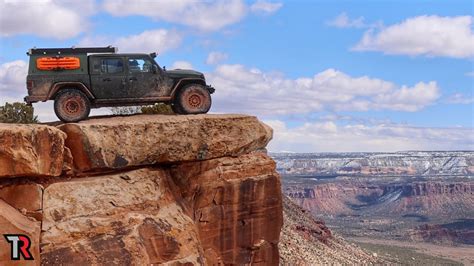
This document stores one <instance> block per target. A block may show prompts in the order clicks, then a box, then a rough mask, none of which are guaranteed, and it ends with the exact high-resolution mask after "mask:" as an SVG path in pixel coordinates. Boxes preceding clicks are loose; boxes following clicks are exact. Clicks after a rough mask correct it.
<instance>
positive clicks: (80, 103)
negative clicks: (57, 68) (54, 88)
mask: <svg viewBox="0 0 474 266" xmlns="http://www.w3.org/2000/svg"><path fill="white" fill-rule="evenodd" d="M90 111H91V103H90V101H89V98H87V96H86V95H85V94H84V93H83V92H82V91H80V90H76V89H65V90H62V91H60V92H59V93H58V94H57V95H56V98H55V99H54V112H55V113H56V116H57V117H58V118H59V119H60V120H61V121H63V122H77V121H80V120H83V119H86V118H87V117H88V116H89V113H90Z"/></svg>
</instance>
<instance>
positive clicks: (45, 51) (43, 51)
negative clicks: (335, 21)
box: [26, 45, 118, 55]
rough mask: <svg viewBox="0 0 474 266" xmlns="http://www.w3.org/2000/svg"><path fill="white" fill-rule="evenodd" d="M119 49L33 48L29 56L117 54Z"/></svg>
mask: <svg viewBox="0 0 474 266" xmlns="http://www.w3.org/2000/svg"><path fill="white" fill-rule="evenodd" d="M117 51H118V49H117V47H112V46H111V45H109V46H107V47H80V48H76V47H74V46H73V47H71V48H31V49H30V50H28V52H27V53H26V54H27V55H56V54H89V53H116V52H117Z"/></svg>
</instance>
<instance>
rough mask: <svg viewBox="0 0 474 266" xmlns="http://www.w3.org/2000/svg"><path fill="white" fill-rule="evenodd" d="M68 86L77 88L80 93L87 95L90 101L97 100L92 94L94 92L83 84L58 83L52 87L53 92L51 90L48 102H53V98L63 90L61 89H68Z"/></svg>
mask: <svg viewBox="0 0 474 266" xmlns="http://www.w3.org/2000/svg"><path fill="white" fill-rule="evenodd" d="M68 86H71V87H76V88H78V89H79V90H80V91H82V92H83V93H85V94H86V95H87V97H89V98H90V99H95V96H94V95H93V94H92V92H91V91H90V90H89V89H88V88H87V86H86V85H84V83H82V82H57V83H55V84H54V85H53V86H52V88H51V90H49V94H48V100H53V97H54V96H55V95H56V93H57V92H58V91H60V90H61V88H63V87H68Z"/></svg>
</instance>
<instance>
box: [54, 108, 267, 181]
mask: <svg viewBox="0 0 474 266" xmlns="http://www.w3.org/2000/svg"><path fill="white" fill-rule="evenodd" d="M59 129H61V130H62V131H64V132H65V133H66V134H67V136H68V137H67V140H66V146H67V147H68V148H69V149H70V150H71V151H72V154H73V159H74V166H75V167H76V170H78V171H81V172H84V171H93V170H94V171H99V170H104V169H121V168H127V167H136V166H145V165H152V164H169V163H176V162H182V161H200V160H209V159H213V158H218V157H224V156H238V155H241V154H245V153H249V152H251V151H254V150H258V149H263V148H265V146H266V145H267V143H268V142H269V141H270V139H271V138H272V129H271V128H270V127H268V126H266V125H265V124H263V123H261V122H260V121H259V120H258V119H257V118H256V117H253V116H245V115H186V116H169V115H135V116H128V117H113V118H107V119H91V120H87V121H82V122H79V123H70V124H64V125H61V126H59Z"/></svg>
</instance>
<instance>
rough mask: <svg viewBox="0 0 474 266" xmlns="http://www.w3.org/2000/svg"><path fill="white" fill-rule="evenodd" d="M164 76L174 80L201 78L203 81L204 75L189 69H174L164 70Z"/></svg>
mask: <svg viewBox="0 0 474 266" xmlns="http://www.w3.org/2000/svg"><path fill="white" fill-rule="evenodd" d="M166 74H167V75H168V76H170V77H171V78H173V79H176V78H201V79H204V74H203V73H201V72H198V71H194V70H190V69H174V70H166Z"/></svg>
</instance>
